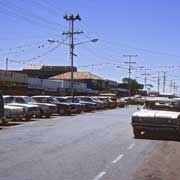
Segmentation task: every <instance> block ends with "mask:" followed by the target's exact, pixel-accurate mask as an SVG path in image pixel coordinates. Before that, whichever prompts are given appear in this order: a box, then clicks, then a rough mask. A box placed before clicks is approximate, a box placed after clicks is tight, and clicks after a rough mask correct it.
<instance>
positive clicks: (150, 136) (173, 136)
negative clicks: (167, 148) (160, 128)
mask: <svg viewBox="0 0 180 180" xmlns="http://www.w3.org/2000/svg"><path fill="white" fill-rule="evenodd" d="M136 139H147V140H161V141H177V142H180V134H178V133H162V132H161V133H159V132H158V133H157V132H153V133H150V132H145V133H144V134H141V136H139V137H138V138H136Z"/></svg>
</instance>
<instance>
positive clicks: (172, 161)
mask: <svg viewBox="0 0 180 180" xmlns="http://www.w3.org/2000/svg"><path fill="white" fill-rule="evenodd" d="M130 179H131V180H178V179H180V142H162V144H161V145H160V146H159V147H158V148H157V149H156V150H154V152H153V153H152V156H151V157H150V158H148V159H145V161H144V163H143V164H142V166H141V167H139V169H138V170H137V171H136V172H135V173H134V175H133V177H132V178H130Z"/></svg>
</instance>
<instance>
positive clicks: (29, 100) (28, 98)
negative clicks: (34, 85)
mask: <svg viewBox="0 0 180 180" xmlns="http://www.w3.org/2000/svg"><path fill="white" fill-rule="evenodd" d="M24 100H25V102H26V103H28V104H30V103H34V102H35V101H34V100H33V99H32V98H31V97H24Z"/></svg>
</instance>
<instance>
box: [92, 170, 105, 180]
mask: <svg viewBox="0 0 180 180" xmlns="http://www.w3.org/2000/svg"><path fill="white" fill-rule="evenodd" d="M105 174H106V171H102V172H100V173H99V174H98V175H97V176H96V177H95V178H94V179H93V180H99V179H100V178H102V177H103V176H104V175H105Z"/></svg>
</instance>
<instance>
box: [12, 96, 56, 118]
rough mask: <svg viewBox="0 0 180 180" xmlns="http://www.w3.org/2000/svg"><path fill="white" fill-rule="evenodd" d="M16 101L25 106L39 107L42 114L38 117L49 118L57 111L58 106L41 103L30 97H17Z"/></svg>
mask: <svg viewBox="0 0 180 180" xmlns="http://www.w3.org/2000/svg"><path fill="white" fill-rule="evenodd" d="M15 100H16V102H21V103H24V104H30V105H37V106H38V107H39V109H40V113H39V115H38V116H37V117H43V116H45V117H47V118H48V117H50V116H51V115H52V114H54V113H55V112H56V111H57V107H56V105H54V104H49V103H39V102H36V101H35V100H33V99H32V98H31V97H29V96H15Z"/></svg>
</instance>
